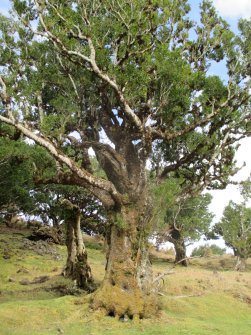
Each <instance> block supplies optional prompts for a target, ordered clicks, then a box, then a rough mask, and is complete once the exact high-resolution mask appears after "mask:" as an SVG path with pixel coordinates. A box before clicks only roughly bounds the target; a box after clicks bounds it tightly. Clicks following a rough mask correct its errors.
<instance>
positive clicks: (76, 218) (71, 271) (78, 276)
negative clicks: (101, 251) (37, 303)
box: [63, 206, 95, 292]
mask: <svg viewBox="0 0 251 335" xmlns="http://www.w3.org/2000/svg"><path fill="white" fill-rule="evenodd" d="M80 216H81V214H80V210H79V208H78V207H77V206H72V207H70V208H67V213H66V220H65V223H66V246H67V251H68V257H67V261H66V266H65V269H64V272H63V274H64V275H65V276H66V277H69V278H72V279H73V280H76V282H77V285H78V287H80V288H83V289H84V290H87V291H89V292H92V291H94V289H95V285H94V282H93V278H92V273H91V268H90V266H89V264H88V261H87V252H86V249H85V247H84V243H83V237H82V232H81V229H80Z"/></svg>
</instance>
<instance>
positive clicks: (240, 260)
mask: <svg viewBox="0 0 251 335" xmlns="http://www.w3.org/2000/svg"><path fill="white" fill-rule="evenodd" d="M245 269H246V258H245V257H242V256H237V261H236V264H235V270H236V271H245Z"/></svg>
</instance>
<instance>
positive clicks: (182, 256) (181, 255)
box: [174, 240, 188, 266]
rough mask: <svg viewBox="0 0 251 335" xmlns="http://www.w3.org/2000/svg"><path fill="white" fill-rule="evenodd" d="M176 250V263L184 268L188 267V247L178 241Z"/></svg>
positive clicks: (175, 245) (181, 241) (175, 246)
mask: <svg viewBox="0 0 251 335" xmlns="http://www.w3.org/2000/svg"><path fill="white" fill-rule="evenodd" d="M174 249H175V263H176V264H181V265H183V266H188V261H187V259H186V247H185V243H184V241H183V240H177V241H176V242H175V243H174Z"/></svg>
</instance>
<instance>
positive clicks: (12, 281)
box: [8, 277, 16, 283]
mask: <svg viewBox="0 0 251 335" xmlns="http://www.w3.org/2000/svg"><path fill="white" fill-rule="evenodd" d="M15 281H16V280H15V279H14V278H12V277H9V279H8V282H10V283H14V282H15Z"/></svg>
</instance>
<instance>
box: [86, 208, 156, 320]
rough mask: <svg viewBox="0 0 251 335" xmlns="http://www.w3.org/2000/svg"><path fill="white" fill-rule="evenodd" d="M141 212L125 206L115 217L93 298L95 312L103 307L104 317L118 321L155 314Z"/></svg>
mask: <svg viewBox="0 0 251 335" xmlns="http://www.w3.org/2000/svg"><path fill="white" fill-rule="evenodd" d="M141 211H142V208H141V210H139V209H137V208H136V207H133V208H132V207H127V208H125V207H124V208H123V209H122V210H121V212H120V213H117V214H116V220H115V221H114V223H113V224H112V226H111V231H110V235H109V240H108V246H109V249H108V252H107V264H106V274H105V278H104V281H103V283H102V285H101V287H100V289H99V290H98V291H97V292H96V293H95V296H94V299H93V304H92V306H93V308H94V309H96V308H103V309H105V311H106V314H107V315H109V316H114V317H116V318H118V319H123V318H130V319H133V318H143V317H147V316H150V315H153V314H155V313H156V305H157V304H156V298H155V297H153V295H151V283H152V271H151V266H150V262H149V260H148V252H147V241H146V235H147V234H146V232H145V231H144V228H146V226H145V222H144V223H143V222H142V215H141V214H140V213H142V212H141Z"/></svg>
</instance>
